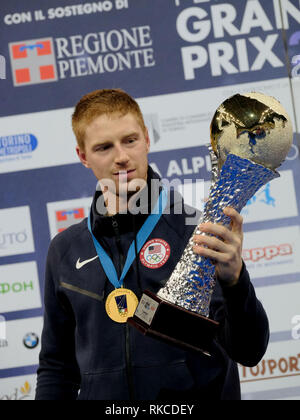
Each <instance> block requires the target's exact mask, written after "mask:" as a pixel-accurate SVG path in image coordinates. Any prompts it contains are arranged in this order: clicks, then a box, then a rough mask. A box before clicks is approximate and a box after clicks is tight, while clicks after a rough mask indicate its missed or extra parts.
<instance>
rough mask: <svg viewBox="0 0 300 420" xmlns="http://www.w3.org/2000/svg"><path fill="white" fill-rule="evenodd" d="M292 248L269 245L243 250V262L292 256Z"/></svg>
mask: <svg viewBox="0 0 300 420" xmlns="http://www.w3.org/2000/svg"><path fill="white" fill-rule="evenodd" d="M292 254H293V248H292V245H290V244H282V245H269V246H265V247H261V248H253V249H243V259H244V261H252V262H257V261H259V260H261V259H265V260H267V261H270V260H272V259H273V258H275V257H279V256H285V255H292Z"/></svg>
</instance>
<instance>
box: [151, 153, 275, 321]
mask: <svg viewBox="0 0 300 420" xmlns="http://www.w3.org/2000/svg"><path fill="white" fill-rule="evenodd" d="M277 177H279V174H278V173H277V172H276V171H273V170H271V169H268V168H265V167H264V166H262V165H259V164H256V163H254V162H252V161H250V160H248V159H243V158H240V157H239V156H236V155H232V154H230V155H228V157H227V159H226V162H225V163H224V165H223V166H222V169H221V171H220V174H219V176H215V181H214V182H213V184H212V186H211V189H210V193H209V198H208V200H207V202H206V203H205V206H204V211H203V215H202V219H201V223H206V222H213V223H220V224H222V225H225V226H228V225H229V224H230V218H229V217H228V216H225V214H224V212H223V209H224V208H225V207H228V206H230V207H233V208H234V209H235V210H237V211H238V212H239V213H240V211H241V210H242V208H243V207H244V206H245V205H246V204H247V202H248V201H249V199H250V198H252V197H253V196H254V195H255V193H256V192H257V191H258V190H259V189H260V188H261V187H262V186H263V185H265V184H266V183H268V182H269V181H271V180H272V179H274V178H277ZM194 234H198V235H199V234H203V233H201V231H200V230H199V229H198V227H197V228H196V229H195V231H194V233H193V235H192V237H191V238H190V240H189V243H188V245H187V247H186V249H185V250H184V252H183V255H182V257H181V258H180V260H179V262H178V263H177V265H176V267H175V269H174V271H173V273H172V275H171V277H170V278H169V280H168V281H167V283H166V284H165V286H164V287H163V288H162V289H160V290H159V292H158V294H157V296H159V297H160V298H161V299H163V300H165V301H167V302H170V303H173V304H175V305H178V306H181V307H182V308H185V309H187V310H189V311H192V312H196V313H198V314H200V315H202V316H205V317H208V316H209V306H210V301H211V296H212V293H213V290H214V287H215V266H214V263H213V262H212V261H211V260H210V259H209V258H205V257H201V256H199V255H197V254H195V253H194V252H193V245H194V242H193V236H194Z"/></svg>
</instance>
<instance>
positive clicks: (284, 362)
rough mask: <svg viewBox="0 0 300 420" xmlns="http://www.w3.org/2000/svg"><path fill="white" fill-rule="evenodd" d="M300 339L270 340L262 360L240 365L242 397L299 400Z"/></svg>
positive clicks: (246, 398)
mask: <svg viewBox="0 0 300 420" xmlns="http://www.w3.org/2000/svg"><path fill="white" fill-rule="evenodd" d="M299 345H300V341H299V340H298V341H297V340H294V341H284V342H282V341H281V342H277V343H271V344H270V345H269V348H268V351H267V353H266V354H265V356H264V358H263V359H262V360H261V362H260V363H259V364H258V365H257V366H255V367H253V368H248V367H242V366H239V373H240V379H241V388H242V397H243V399H244V400H281V399H291V398H293V399H296V400H300V381H299V377H300V354H299Z"/></svg>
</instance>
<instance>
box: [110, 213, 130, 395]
mask: <svg viewBox="0 0 300 420" xmlns="http://www.w3.org/2000/svg"><path fill="white" fill-rule="evenodd" d="M112 227H113V229H114V232H115V238H116V244H117V248H118V252H119V255H120V259H119V275H121V273H122V271H123V267H124V265H125V256H124V254H123V249H122V246H121V237H120V231H119V225H118V222H117V220H116V219H115V218H114V216H112ZM123 286H124V285H123ZM125 356H126V376H127V384H128V390H129V399H130V400H134V399H135V393H134V385H133V374H132V361H131V348H130V332H129V326H128V324H127V322H126V323H125Z"/></svg>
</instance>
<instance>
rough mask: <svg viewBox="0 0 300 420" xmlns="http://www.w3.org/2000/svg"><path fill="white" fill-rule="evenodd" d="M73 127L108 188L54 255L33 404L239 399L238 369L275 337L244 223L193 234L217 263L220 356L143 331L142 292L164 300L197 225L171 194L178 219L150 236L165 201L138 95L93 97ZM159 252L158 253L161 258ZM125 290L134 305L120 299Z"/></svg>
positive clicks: (167, 217) (161, 220)
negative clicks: (247, 258)
mask: <svg viewBox="0 0 300 420" xmlns="http://www.w3.org/2000/svg"><path fill="white" fill-rule="evenodd" d="M72 123H73V130H74V133H75V135H76V138H77V143H78V145H77V148H76V150H77V154H78V156H79V159H80V160H81V162H82V163H83V165H84V166H85V167H87V168H89V169H91V170H92V171H93V173H94V174H95V176H96V179H97V180H98V181H99V184H100V188H99V191H98V188H97V191H96V194H95V197H94V200H93V203H92V207H91V213H90V216H89V219H88V220H86V219H85V220H84V221H83V222H81V223H79V224H77V225H74V226H72V227H70V228H69V229H67V230H66V231H64V232H62V233H60V234H59V235H57V236H56V237H55V238H54V239H53V241H52V243H51V245H50V248H49V254H48V259H47V269H46V283H45V317H44V329H43V336H42V349H41V353H40V365H39V369H38V383H37V391H36V399H38V400H40V399H53V400H68V399H81V400H88V399H98V400H126V399H132V400H153V399H160V400H168V399H178V400H180V399H181V400H183V399H185V400H189V399H193V400H198V401H200V400H207V399H215V400H222V399H240V386H239V378H238V371H237V365H236V363H237V362H238V363H241V364H244V365H247V366H254V365H256V364H257V363H258V362H259V361H260V359H261V358H262V356H263V354H264V352H265V350H266V347H267V343H268V337H269V328H268V320H267V317H266V314H265V312H264V309H263V308H262V306H261V304H260V302H259V301H258V300H257V298H256V296H255V292H254V289H253V286H252V285H251V283H250V280H249V276H248V273H247V271H246V268H245V266H244V264H243V262H242V258H241V252H242V240H243V230H242V218H241V216H240V215H239V214H238V213H237V212H236V211H235V210H233V209H231V208H227V209H225V210H224V212H225V213H226V214H227V215H228V216H230V218H231V221H232V222H231V229H227V228H225V227H222V226H220V225H217V224H212V223H209V224H204V225H203V226H202V230H203V231H204V232H208V233H212V234H213V235H215V236H214V237H212V236H195V237H194V241H195V246H194V252H195V253H197V254H199V255H203V256H207V257H210V258H212V259H214V260H215V262H216V276H217V285H216V288H215V291H214V294H213V298H212V302H211V307H210V312H211V314H210V317H211V318H213V319H215V320H217V321H218V322H220V324H221V328H220V332H219V334H218V336H217V338H216V340H215V342H214V346H213V350H212V355H211V357H207V356H205V355H203V354H201V353H199V354H198V353H196V352H191V351H184V350H182V349H179V348H177V347H174V346H172V345H169V344H167V343H164V342H160V341H157V340H154V339H152V338H149V337H146V336H143V335H142V334H141V333H140V332H139V331H137V330H136V329H134V328H131V327H130V326H129V325H128V324H127V323H126V319H127V316H128V314H129V313H130V311H132V310H133V309H134V308H135V304H136V302H137V300H138V299H139V298H140V297H141V294H142V291H143V290H145V289H148V290H150V291H152V292H154V293H157V292H158V290H159V289H160V288H161V287H162V286H163V285H164V284H165V282H166V281H167V279H168V278H169V277H170V275H171V273H172V271H173V270H174V268H175V266H176V263H177V262H178V260H179V259H180V257H181V255H182V253H183V251H184V249H185V247H186V246H187V243H188V241H189V239H190V237H191V235H192V234H193V231H194V228H195V226H187V225H186V223H185V219H186V213H185V207H183V212H182V214H177V212H175V211H174V208H175V205H176V200H174V197H173V196H172V194H169V197H168V200H169V203H168V204H169V206H168V209H169V212H166V213H163V214H161V215H159V216H160V217H158V218H157V219H156V223H155V224H153V225H152V226H151V229H150V231H149V232H148V233H147V235H146V234H145V232H144V226H145V224H146V222H147V223H148V222H149V220H152V214H151V213H152V212H154V207H155V205H156V203H157V200H158V197H160V195H159V194H160V190H159V189H158V190H156V191H153V189H151V186H152V185H154V184H153V181H154V180H158V178H159V177H158V175H157V174H155V173H154V172H153V170H152V169H151V168H150V167H149V166H148V160H147V154H148V151H149V145H150V141H149V136H148V132H147V129H146V127H145V124H144V121H143V117H142V114H141V111H140V109H139V107H138V105H137V103H136V102H135V101H134V100H133V99H132V98H131V97H130V96H129V95H127V94H126V93H125V92H123V91H121V90H98V91H95V92H91V93H90V94H88V95H86V96H84V97H83V98H82V99H81V100H80V101H79V103H78V104H77V106H76V108H75V112H74V114H73V119H72ZM137 185H138V188H136V186H137ZM145 191H146V198H148V199H149V200H148V201H147V205H146V211H143V212H140V213H138V214H132V213H133V212H131V211H130V209H131V207H132V206H131V204H132V203H133V202H134V203H136V202H137V201H136V199H137V198H138V199H139V200H140V201H142V198H145V194H144V196H143V193H144V192H145ZM103 210H104V211H103ZM144 210H145V206H144ZM135 213H136V212H135ZM217 237H218V238H219V239H217ZM154 243H156V248H155V246H152V245H151V244H154ZM157 244H158V245H157ZM153 252H157V254H161V255H160V256H159V255H158V259H156V260H155V261H151V258H153V255H152V253H153ZM149 255H150V260H149V259H148V260H147V258H146V256H148V257H149ZM120 290H122V291H123V292H122V293H123V294H122V293H119V291H120ZM124 295H126V298H127V300H128V305H127V306H126V305H123V306H122V305H121V303H120V301H121V300H122V298H123V297H124ZM135 296H136V297H137V298H135ZM123 303H124V302H123ZM119 304H120V305H119ZM112 305H115V307H116V310H115V312H114V311H113V310H112V309H111V308H112ZM170 322H172V320H170ZM195 334H197V331H195ZM79 391H80V392H79Z"/></svg>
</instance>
